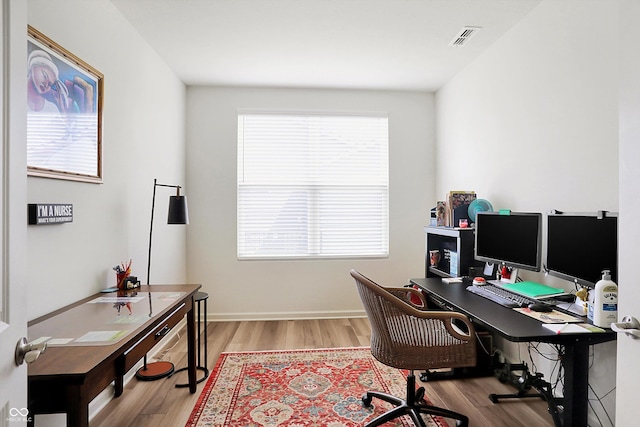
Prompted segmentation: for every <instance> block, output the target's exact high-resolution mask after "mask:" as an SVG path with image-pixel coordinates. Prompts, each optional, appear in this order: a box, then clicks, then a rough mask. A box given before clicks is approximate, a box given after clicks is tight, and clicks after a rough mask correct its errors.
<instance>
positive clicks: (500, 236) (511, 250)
mask: <svg viewBox="0 0 640 427" xmlns="http://www.w3.org/2000/svg"><path fill="white" fill-rule="evenodd" d="M475 235H476V236H475V238H476V242H475V243H476V244H475V258H476V259H477V260H479V261H484V262H489V263H498V264H506V265H507V266H508V267H514V268H522V269H525V270H531V271H540V268H541V264H542V263H541V259H542V255H541V254H542V214H541V213H535V212H510V211H509V212H480V213H478V215H477V216H476V231H475Z"/></svg>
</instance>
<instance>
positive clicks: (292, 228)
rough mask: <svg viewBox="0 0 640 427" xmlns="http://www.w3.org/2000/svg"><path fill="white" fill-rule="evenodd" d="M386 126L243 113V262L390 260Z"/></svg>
mask: <svg viewBox="0 0 640 427" xmlns="http://www.w3.org/2000/svg"><path fill="white" fill-rule="evenodd" d="M388 151H389V150H388V120H387V117H383V116H359V115H324V114H323V115H298V114H263V113H259V114H255V113H246V114H239V115H238V257H239V258H241V259H242V258H279V257H286V258H295V257H302V258H312V257H366V256H386V255H388V252H389V249H388V248H389V224H388V223H389V221H388V216H389V214H388V211H389V209H388V200H389V166H388V163H389V162H388Z"/></svg>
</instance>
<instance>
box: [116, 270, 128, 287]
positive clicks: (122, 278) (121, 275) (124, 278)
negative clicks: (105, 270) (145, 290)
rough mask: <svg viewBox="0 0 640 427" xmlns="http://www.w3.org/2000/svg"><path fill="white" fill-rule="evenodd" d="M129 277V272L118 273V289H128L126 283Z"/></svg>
mask: <svg viewBox="0 0 640 427" xmlns="http://www.w3.org/2000/svg"><path fill="white" fill-rule="evenodd" d="M127 277H128V274H127V272H124V273H116V287H117V288H118V289H126V283H125V282H126V281H127Z"/></svg>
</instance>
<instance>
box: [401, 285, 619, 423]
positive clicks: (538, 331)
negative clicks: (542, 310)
mask: <svg viewBox="0 0 640 427" xmlns="http://www.w3.org/2000/svg"><path fill="white" fill-rule="evenodd" d="M411 283H413V284H415V285H417V286H418V287H420V288H421V289H423V290H424V291H425V292H426V293H427V295H428V298H429V299H430V300H431V301H432V302H435V303H436V304H437V305H439V306H440V307H442V308H444V309H447V310H455V311H458V312H461V313H464V314H466V315H467V316H468V317H469V318H470V319H471V320H472V321H473V322H476V323H478V324H480V325H482V326H484V327H485V328H487V329H489V330H490V331H493V332H496V333H498V334H500V335H501V336H503V337H504V338H506V339H507V340H509V341H514V342H529V341H536V342H544V343H551V344H560V345H562V346H564V351H565V353H564V357H563V358H562V363H563V366H564V386H565V387H564V399H563V406H564V412H563V413H562V421H563V424H562V425H563V427H577V426H580V427H582V426H586V425H587V420H588V402H589V400H588V389H589V387H588V386H589V346H590V345H592V344H599V343H603V342H606V341H613V340H615V339H616V338H617V337H616V333H615V332H613V331H611V330H608V331H606V332H603V333H586V334H556V333H555V332H553V331H550V330H549V329H547V328H545V327H543V326H542V323H541V322H539V321H538V320H536V319H533V318H531V317H529V316H525V315H523V314H521V313H518V312H517V311H515V310H512V309H510V308H507V307H503V306H501V305H499V304H497V303H495V302H493V301H490V300H488V299H486V298H483V297H481V296H479V295H475V294H473V293H471V292H469V291H467V290H466V286H467V285H465V284H463V283H452V284H446V283H443V282H442V280H441V279H439V278H428V279H411Z"/></svg>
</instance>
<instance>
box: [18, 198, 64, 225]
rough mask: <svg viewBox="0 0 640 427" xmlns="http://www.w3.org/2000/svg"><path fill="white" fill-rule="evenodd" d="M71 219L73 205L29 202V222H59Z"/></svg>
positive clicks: (36, 223)
mask: <svg viewBox="0 0 640 427" xmlns="http://www.w3.org/2000/svg"><path fill="white" fill-rule="evenodd" d="M72 221H73V205H71V204H67V203H63V204H59V203H58V204H55V203H44V204H40V203H37V204H36V203H29V224H30V225H43V224H61V223H64V222H72Z"/></svg>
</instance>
